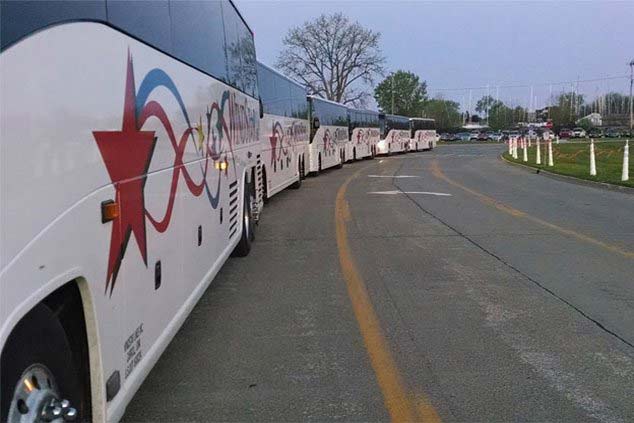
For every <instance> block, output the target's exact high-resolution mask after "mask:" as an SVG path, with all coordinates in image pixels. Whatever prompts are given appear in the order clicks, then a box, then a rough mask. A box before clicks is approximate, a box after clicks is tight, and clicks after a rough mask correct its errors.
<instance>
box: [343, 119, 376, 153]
mask: <svg viewBox="0 0 634 423" xmlns="http://www.w3.org/2000/svg"><path fill="white" fill-rule="evenodd" d="M348 124H349V132H350V142H349V143H348V144H347V148H346V159H348V160H357V159H363V158H365V157H374V156H375V155H376V144H377V143H378V142H379V138H380V131H379V112H374V111H372V110H358V109H352V108H348Z"/></svg>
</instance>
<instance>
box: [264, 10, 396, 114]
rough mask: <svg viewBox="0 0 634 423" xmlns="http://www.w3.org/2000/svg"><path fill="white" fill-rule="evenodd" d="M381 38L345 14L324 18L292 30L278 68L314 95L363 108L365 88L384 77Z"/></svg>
mask: <svg viewBox="0 0 634 423" xmlns="http://www.w3.org/2000/svg"><path fill="white" fill-rule="evenodd" d="M380 36H381V34H380V33H379V32H374V31H372V30H370V29H366V28H364V27H362V26H361V25H360V24H359V23H358V22H350V20H349V19H348V17H347V16H345V15H343V14H342V13H335V14H334V15H323V14H322V15H321V16H319V17H318V18H317V19H315V20H313V21H310V22H305V23H304V24H303V25H302V26H299V27H295V28H291V29H290V30H289V32H288V34H287V35H286V37H285V38H284V40H283V43H284V46H285V48H284V50H283V51H282V52H281V53H280V55H279V57H278V59H277V63H276V66H277V68H278V69H280V70H281V71H282V72H284V73H285V74H287V75H288V76H290V77H292V78H294V79H297V80H299V81H302V82H303V83H304V84H305V85H306V87H307V88H308V90H309V92H310V93H311V94H317V95H319V96H322V97H325V98H327V99H329V100H333V101H337V102H340V103H344V104H354V105H363V104H364V103H365V101H366V99H367V98H368V97H369V95H370V94H369V92H368V91H367V90H366V89H365V87H364V84H365V85H368V84H373V83H374V78H375V77H376V76H378V75H381V74H382V73H383V64H384V63H385V58H384V57H383V55H382V54H381V50H380V48H379V38H380Z"/></svg>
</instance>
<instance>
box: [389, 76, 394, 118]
mask: <svg viewBox="0 0 634 423" xmlns="http://www.w3.org/2000/svg"><path fill="white" fill-rule="evenodd" d="M390 79H391V80H392V114H394V72H392V77H391V78H390Z"/></svg>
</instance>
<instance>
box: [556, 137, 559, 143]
mask: <svg viewBox="0 0 634 423" xmlns="http://www.w3.org/2000/svg"><path fill="white" fill-rule="evenodd" d="M555 141H556V142H557V144H559V135H557V138H555Z"/></svg>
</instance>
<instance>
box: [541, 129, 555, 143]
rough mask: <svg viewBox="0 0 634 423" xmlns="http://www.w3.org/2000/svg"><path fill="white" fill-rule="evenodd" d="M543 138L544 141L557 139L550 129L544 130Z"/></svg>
mask: <svg viewBox="0 0 634 423" xmlns="http://www.w3.org/2000/svg"><path fill="white" fill-rule="evenodd" d="M541 136H542V139H543V140H544V141H548V140H552V139H555V133H554V132H553V131H551V130H550V129H544V130H543V131H542V134H541Z"/></svg>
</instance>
